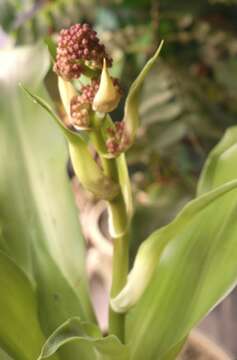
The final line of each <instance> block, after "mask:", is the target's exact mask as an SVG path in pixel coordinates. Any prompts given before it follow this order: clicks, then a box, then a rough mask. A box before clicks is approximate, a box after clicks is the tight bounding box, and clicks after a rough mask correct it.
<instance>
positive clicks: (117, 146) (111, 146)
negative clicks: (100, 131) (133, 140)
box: [106, 121, 129, 156]
mask: <svg viewBox="0 0 237 360" xmlns="http://www.w3.org/2000/svg"><path fill="white" fill-rule="evenodd" d="M114 125H115V127H114V128H109V129H108V130H107V131H108V135H109V137H108V139H107V141H106V147H107V150H108V152H109V153H110V154H112V155H114V156H116V155H118V154H120V153H121V152H123V151H124V150H125V149H126V147H127V146H128V144H129V137H128V134H127V132H126V129H125V123H124V121H120V122H116V123H115V124H114Z"/></svg>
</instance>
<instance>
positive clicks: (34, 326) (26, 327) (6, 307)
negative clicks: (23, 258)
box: [0, 251, 44, 360]
mask: <svg viewBox="0 0 237 360" xmlns="http://www.w3.org/2000/svg"><path fill="white" fill-rule="evenodd" d="M0 288H1V296H0V309H2V310H1V311H0V312H1V316H0V345H1V347H2V348H3V349H5V351H6V352H8V353H9V354H10V355H11V356H13V357H14V359H16V360H18V359H20V360H27V359H29V360H32V359H36V357H37V354H38V352H39V350H40V348H41V346H42V344H43V343H44V335H43V334H42V331H41V329H40V326H39V321H38V318H37V303H36V297H35V293H34V291H33V288H32V285H31V283H30V281H29V280H28V279H27V277H26V276H25V274H24V273H23V271H22V270H21V269H20V268H19V267H18V266H17V265H16V264H15V263H14V262H13V261H12V260H11V259H10V258H9V257H8V256H7V255H5V254H3V252H1V251H0Z"/></svg>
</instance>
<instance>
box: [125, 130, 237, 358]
mask: <svg viewBox="0 0 237 360" xmlns="http://www.w3.org/2000/svg"><path fill="white" fill-rule="evenodd" d="M236 134H237V132H236V128H233V129H231V130H229V131H228V133H227V135H226V136H225V137H224V139H223V140H222V142H221V143H220V144H219V145H218V146H217V147H216V148H215V149H214V150H213V152H212V153H211V155H210V158H209V159H208V160H207V165H206V166H205V168H204V172H203V175H202V176H201V179H202V182H201V184H203V189H205V190H206V189H208V190H210V191H209V192H206V193H204V194H203V195H200V196H199V197H198V198H197V199H196V200H193V201H192V202H190V203H189V204H188V205H187V206H186V207H185V208H184V209H183V211H182V212H181V213H180V214H179V215H178V217H177V218H176V219H175V220H174V221H173V222H172V223H171V224H170V225H168V226H166V227H165V228H163V229H161V230H159V231H157V232H155V233H154V234H152V235H151V237H150V238H149V239H148V240H147V241H146V242H145V243H144V245H142V247H141V249H140V250H139V252H138V256H137V260H136V262H135V267H134V270H133V271H134V273H132V274H131V276H130V278H129V281H128V283H129V282H130V287H131V286H132V285H133V284H134V281H135V280H137V278H136V279H135V275H137V276H138V271H139V272H140V277H139V282H140V283H141V282H142V280H141V279H143V277H145V276H147V273H146V268H147V267H149V266H150V265H149V264H150V263H151V262H153V265H154V268H153V269H152V273H153V275H152V278H151V274H150V273H149V274H148V276H150V279H151V281H150V282H149V284H147V285H148V286H147V287H146V291H145V293H144V294H143V296H142V297H141V298H140V300H139V301H138V303H137V304H136V306H135V307H134V309H133V310H131V311H130V312H129V315H128V322H127V339H126V341H127V342H131V343H132V344H133V345H132V354H131V359H136V360H140V359H144V358H146V359H154V358H156V359H162V360H163V358H164V356H165V354H167V352H169V351H171V349H172V348H174V346H175V344H178V343H179V342H180V341H181V340H182V339H183V338H184V337H185V336H187V335H188V333H189V332H190V330H191V329H192V328H193V327H194V326H195V325H196V324H197V323H198V322H199V321H200V320H201V319H202V318H203V317H204V316H205V315H206V314H207V313H208V312H209V311H210V310H211V309H213V307H214V306H215V305H216V304H218V303H219V302H220V301H221V300H222V298H223V297H224V296H226V294H228V292H229V291H231V289H232V288H233V287H234V286H235V285H236V283H237V267H236V257H237V238H236V232H237V224H236V221H235V217H236V198H237V188H236V184H237V180H232V179H236V169H235V165H234V164H235V163H236V158H237V147H236V143H235V141H234V139H235V140H237V137H236ZM228 146H229V148H228ZM214 154H215V155H214ZM218 154H219V155H218ZM211 159H212V160H211ZM204 184H205V186H204ZM221 184H223V185H221ZM213 188H214V190H212V189H213ZM200 189H201V187H200ZM199 206H200V207H199ZM198 207H199V209H198ZM190 211H191V212H190ZM193 211H194V212H193ZM187 215H188V217H189V219H188V218H187ZM187 220H188V221H187ZM164 243H165V246H164ZM138 259H140V265H139V264H138ZM155 262H156V265H155ZM135 268H136V274H135ZM150 270H151V269H150ZM153 270H154V272H153ZM131 278H133V279H132V280H131ZM131 282H133V284H132V283H131ZM137 283H138V280H137ZM130 294H131V291H130ZM174 319H175V323H174ZM139 324H142V326H139ZM148 332H149V336H147V333H148ZM150 334H154V335H153V336H151V335H150Z"/></svg>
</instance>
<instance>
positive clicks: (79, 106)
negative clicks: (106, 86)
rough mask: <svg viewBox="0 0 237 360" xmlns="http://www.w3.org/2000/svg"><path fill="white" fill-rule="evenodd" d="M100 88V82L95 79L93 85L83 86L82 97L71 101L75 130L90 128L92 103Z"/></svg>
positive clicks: (77, 96) (79, 96)
mask: <svg viewBox="0 0 237 360" xmlns="http://www.w3.org/2000/svg"><path fill="white" fill-rule="evenodd" d="M98 88H99V81H98V80H95V79H93V80H92V81H91V84H89V85H85V86H82V88H81V89H80V95H76V96H74V97H73V98H72V99H71V103H70V116H71V122H72V125H73V126H74V127H75V128H78V129H82V128H84V129H85V128H89V126H90V115H91V111H92V103H93V100H94V97H95V94H96V92H97V91H98Z"/></svg>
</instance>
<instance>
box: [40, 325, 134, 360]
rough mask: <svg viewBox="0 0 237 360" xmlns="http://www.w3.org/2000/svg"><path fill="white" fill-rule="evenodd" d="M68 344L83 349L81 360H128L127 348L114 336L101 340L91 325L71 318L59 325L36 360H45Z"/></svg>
mask: <svg viewBox="0 0 237 360" xmlns="http://www.w3.org/2000/svg"><path fill="white" fill-rule="evenodd" d="M68 343H79V344H80V346H81V347H82V348H84V349H85V353H84V356H83V357H82V358H81V359H83V360H91V359H93V360H102V359H103V360H119V359H123V360H128V356H129V353H128V346H125V345H122V344H121V343H120V341H119V340H118V338H116V336H114V335H110V336H107V337H105V338H102V337H101V335H100V334H99V333H98V331H97V330H96V329H95V328H94V327H92V325H91V324H89V323H85V322H81V321H80V319H78V318H72V319H70V320H68V321H66V322H65V323H64V324H63V325H61V326H60V327H59V328H58V329H57V330H56V331H55V332H54V333H53V334H52V335H51V336H50V337H49V339H48V340H47V342H46V343H45V345H44V347H43V349H42V352H41V355H40V357H39V358H38V360H42V359H47V358H49V357H50V356H52V355H53V354H55V353H56V352H57V350H58V349H60V348H61V347H63V346H65V345H66V344H68Z"/></svg>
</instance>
